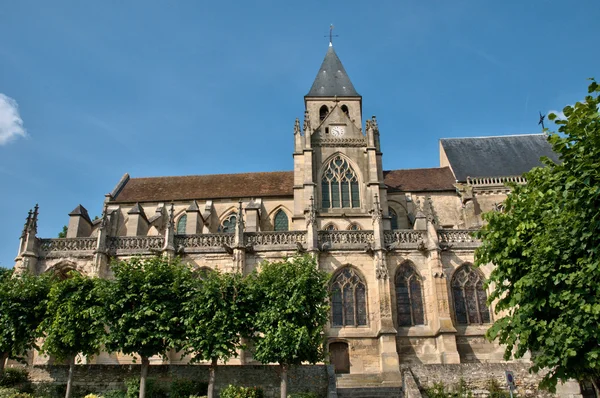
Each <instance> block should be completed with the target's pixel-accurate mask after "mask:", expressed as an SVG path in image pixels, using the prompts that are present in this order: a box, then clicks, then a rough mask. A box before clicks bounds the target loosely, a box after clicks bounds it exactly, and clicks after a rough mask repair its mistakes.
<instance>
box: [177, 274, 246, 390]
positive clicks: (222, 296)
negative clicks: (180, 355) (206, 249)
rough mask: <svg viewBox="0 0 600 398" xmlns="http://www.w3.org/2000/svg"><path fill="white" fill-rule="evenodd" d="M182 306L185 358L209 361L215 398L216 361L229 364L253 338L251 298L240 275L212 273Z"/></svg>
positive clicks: (210, 385) (210, 386)
mask: <svg viewBox="0 0 600 398" xmlns="http://www.w3.org/2000/svg"><path fill="white" fill-rule="evenodd" d="M194 286H195V288H194V289H193V290H192V291H190V295H189V297H188V298H187V300H186V302H185V303H184V305H183V308H184V311H185V318H184V319H185V320H184V323H185V326H186V333H185V337H186V340H185V348H184V352H185V354H192V355H193V356H192V359H191V362H199V361H210V367H209V372H210V374H209V379H208V398H213V397H214V388H215V372H216V368H217V361H219V360H222V361H224V362H227V361H228V360H229V359H230V358H231V357H235V356H237V354H238V349H240V348H243V345H242V340H241V339H242V337H248V336H249V335H250V330H251V328H250V322H251V313H252V311H253V309H252V305H251V301H250V299H251V296H250V295H249V294H248V291H247V290H248V289H247V287H246V283H245V280H244V278H243V277H242V275H241V274H231V273H219V272H217V271H210V272H206V273H204V274H202V275H200V276H199V277H198V278H197V279H196V280H195V283H194Z"/></svg>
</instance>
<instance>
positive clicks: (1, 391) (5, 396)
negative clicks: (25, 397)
mask: <svg viewBox="0 0 600 398" xmlns="http://www.w3.org/2000/svg"><path fill="white" fill-rule="evenodd" d="M17 394H19V390H17V389H16V388H7V387H0V398H12V397H13V396H15V395H17Z"/></svg>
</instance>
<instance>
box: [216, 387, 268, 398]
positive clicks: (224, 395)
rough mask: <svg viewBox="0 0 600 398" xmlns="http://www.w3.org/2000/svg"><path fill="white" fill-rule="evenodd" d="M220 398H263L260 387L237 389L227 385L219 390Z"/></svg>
mask: <svg viewBox="0 0 600 398" xmlns="http://www.w3.org/2000/svg"><path fill="white" fill-rule="evenodd" d="M219 397H221V398H263V397H264V394H263V390H262V388H260V387H237V386H234V385H231V384H230V385H229V386H227V388H225V389H223V390H221V393H220V394H219Z"/></svg>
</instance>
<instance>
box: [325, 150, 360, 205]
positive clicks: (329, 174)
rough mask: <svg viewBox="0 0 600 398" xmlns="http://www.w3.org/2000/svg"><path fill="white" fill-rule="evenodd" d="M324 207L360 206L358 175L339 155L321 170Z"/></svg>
mask: <svg viewBox="0 0 600 398" xmlns="http://www.w3.org/2000/svg"><path fill="white" fill-rule="evenodd" d="M321 193H322V197H323V200H322V206H323V208H324V209H330V208H345V207H353V208H356V207H360V196H359V192H358V177H357V176H356V173H355V172H354V170H353V169H352V167H350V165H349V164H348V161H347V160H346V159H344V158H342V157H341V156H336V157H334V158H333V159H332V160H331V161H330V162H329V164H328V165H327V167H326V168H325V171H324V172H323V178H322V180H321Z"/></svg>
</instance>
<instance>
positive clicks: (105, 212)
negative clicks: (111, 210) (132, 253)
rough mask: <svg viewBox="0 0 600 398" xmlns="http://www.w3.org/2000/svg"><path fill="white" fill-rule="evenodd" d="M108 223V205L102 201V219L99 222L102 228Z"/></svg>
mask: <svg viewBox="0 0 600 398" xmlns="http://www.w3.org/2000/svg"><path fill="white" fill-rule="evenodd" d="M107 224H108V205H107V204H106V203H104V208H102V221H101V222H100V227H99V228H102V229H104V228H105V227H106V225H107Z"/></svg>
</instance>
